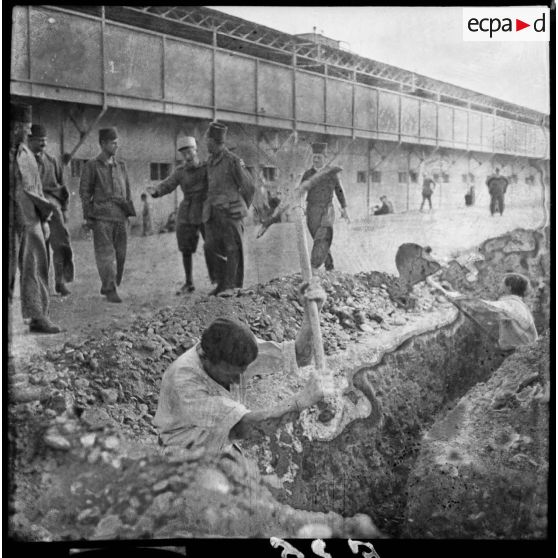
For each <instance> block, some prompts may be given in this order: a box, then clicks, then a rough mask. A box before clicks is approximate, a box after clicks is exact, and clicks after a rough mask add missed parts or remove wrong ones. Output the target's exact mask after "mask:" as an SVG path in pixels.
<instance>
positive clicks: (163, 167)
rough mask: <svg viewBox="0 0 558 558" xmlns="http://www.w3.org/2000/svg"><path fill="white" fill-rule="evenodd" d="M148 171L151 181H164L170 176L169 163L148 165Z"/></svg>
mask: <svg viewBox="0 0 558 558" xmlns="http://www.w3.org/2000/svg"><path fill="white" fill-rule="evenodd" d="M149 170H150V175H151V180H165V178H167V176H168V175H169V174H170V171H171V166H170V163H150V164H149Z"/></svg>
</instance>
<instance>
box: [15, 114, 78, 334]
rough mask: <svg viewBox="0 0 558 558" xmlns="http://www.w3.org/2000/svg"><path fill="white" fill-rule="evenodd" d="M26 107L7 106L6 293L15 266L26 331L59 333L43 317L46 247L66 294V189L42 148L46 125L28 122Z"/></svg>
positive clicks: (69, 265)
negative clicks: (7, 223)
mask: <svg viewBox="0 0 558 558" xmlns="http://www.w3.org/2000/svg"><path fill="white" fill-rule="evenodd" d="M32 121H33V119H32V107H31V106H29V105H20V104H12V105H11V106H10V156H9V186H10V187H9V196H8V215H9V242H8V245H9V246H8V251H9V256H8V298H9V300H10V303H11V301H12V299H13V294H14V289H15V278H16V270H17V269H18V268H19V271H20V297H21V310H22V314H23V318H24V320H26V321H28V323H29V329H30V331H33V332H37V333H52V334H55V333H59V332H60V331H61V328H60V327H59V326H58V325H56V324H54V323H53V322H52V321H51V320H50V319H49V301H50V295H49V287H48V279H49V266H50V251H51V249H52V260H53V267H54V278H55V290H56V292H57V293H59V294H60V295H61V296H67V295H69V294H70V291H69V290H68V287H67V283H70V282H72V281H73V279H74V264H73V254H72V248H71V245H70V235H69V233H68V230H67V228H66V213H67V209H68V200H69V192H68V189H67V188H66V186H65V185H64V180H63V175H62V171H61V168H60V166H59V165H58V163H57V161H56V159H54V158H53V157H51V156H50V155H49V154H48V153H46V151H45V148H46V145H47V133H46V129H45V128H44V127H43V126H41V125H39V124H32Z"/></svg>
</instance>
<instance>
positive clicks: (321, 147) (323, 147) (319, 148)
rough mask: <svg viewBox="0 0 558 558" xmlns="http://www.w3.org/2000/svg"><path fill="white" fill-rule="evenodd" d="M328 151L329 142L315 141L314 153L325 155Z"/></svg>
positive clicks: (313, 145)
mask: <svg viewBox="0 0 558 558" xmlns="http://www.w3.org/2000/svg"><path fill="white" fill-rule="evenodd" d="M326 151H327V143H313V144H312V153H314V155H325V154H326Z"/></svg>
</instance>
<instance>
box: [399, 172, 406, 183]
mask: <svg viewBox="0 0 558 558" xmlns="http://www.w3.org/2000/svg"><path fill="white" fill-rule="evenodd" d="M397 176H398V177H399V184H406V183H407V173H406V172H398V173H397Z"/></svg>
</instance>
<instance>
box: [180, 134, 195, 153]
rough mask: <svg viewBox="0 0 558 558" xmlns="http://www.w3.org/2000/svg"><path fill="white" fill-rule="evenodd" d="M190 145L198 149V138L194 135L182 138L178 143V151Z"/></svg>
mask: <svg viewBox="0 0 558 558" xmlns="http://www.w3.org/2000/svg"><path fill="white" fill-rule="evenodd" d="M188 147H193V148H194V149H196V148H197V147H198V146H197V145H196V138H193V137H192V136H186V137H185V138H182V139H181V140H180V143H179V144H178V151H182V150H183V149H188Z"/></svg>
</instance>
